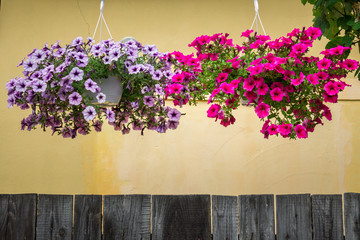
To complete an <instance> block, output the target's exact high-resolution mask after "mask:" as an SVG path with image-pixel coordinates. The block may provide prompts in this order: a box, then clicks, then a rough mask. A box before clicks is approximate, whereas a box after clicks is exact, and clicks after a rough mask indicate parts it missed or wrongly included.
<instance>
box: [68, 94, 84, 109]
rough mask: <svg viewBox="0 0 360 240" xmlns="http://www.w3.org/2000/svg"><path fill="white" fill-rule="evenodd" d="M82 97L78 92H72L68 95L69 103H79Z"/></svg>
mask: <svg viewBox="0 0 360 240" xmlns="http://www.w3.org/2000/svg"><path fill="white" fill-rule="evenodd" d="M81 100H82V97H81V95H80V94H79V93H77V92H73V93H72V94H70V95H69V103H70V104H72V105H76V106H77V105H79V104H80V103H81Z"/></svg>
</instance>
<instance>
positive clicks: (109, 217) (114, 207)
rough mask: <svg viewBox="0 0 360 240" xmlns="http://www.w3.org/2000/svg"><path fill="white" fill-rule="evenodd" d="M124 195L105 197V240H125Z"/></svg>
mask: <svg viewBox="0 0 360 240" xmlns="http://www.w3.org/2000/svg"><path fill="white" fill-rule="evenodd" d="M124 198H125V196H124V195H106V196H104V240H109V239H113V240H117V239H124V228H123V219H124Z"/></svg>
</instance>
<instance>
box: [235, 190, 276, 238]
mask: <svg viewBox="0 0 360 240" xmlns="http://www.w3.org/2000/svg"><path fill="white" fill-rule="evenodd" d="M239 215H240V220H239V221H240V231H239V239H241V240H248V239H254V240H255V239H262V240H267V239H271V240H273V239H275V220H274V195H243V196H239Z"/></svg>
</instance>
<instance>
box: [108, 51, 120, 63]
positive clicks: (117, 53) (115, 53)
mask: <svg viewBox="0 0 360 240" xmlns="http://www.w3.org/2000/svg"><path fill="white" fill-rule="evenodd" d="M109 57H110V58H111V60H112V61H117V60H118V59H119V57H121V53H120V49H119V48H114V49H112V50H111V51H110V52H109Z"/></svg>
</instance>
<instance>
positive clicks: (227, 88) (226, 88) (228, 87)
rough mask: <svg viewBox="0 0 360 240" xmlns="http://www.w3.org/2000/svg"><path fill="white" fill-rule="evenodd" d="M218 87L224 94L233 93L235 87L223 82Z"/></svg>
mask: <svg viewBox="0 0 360 240" xmlns="http://www.w3.org/2000/svg"><path fill="white" fill-rule="evenodd" d="M219 88H220V89H221V90H222V91H223V92H224V93H226V94H235V88H234V86H233V85H232V84H230V83H226V82H223V83H221V84H220V87H219Z"/></svg>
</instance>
